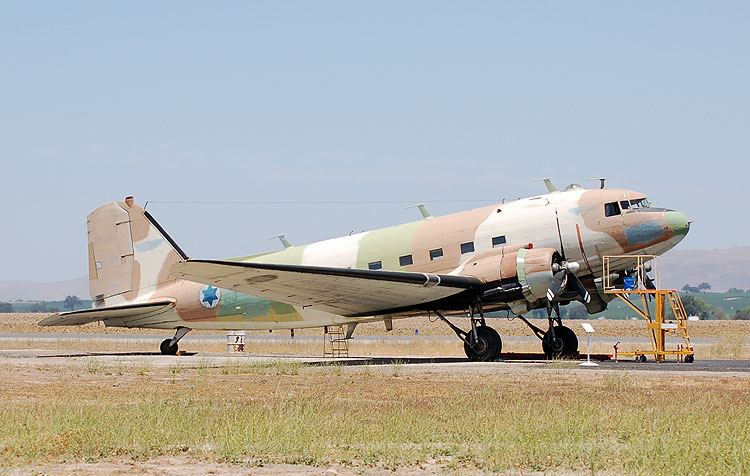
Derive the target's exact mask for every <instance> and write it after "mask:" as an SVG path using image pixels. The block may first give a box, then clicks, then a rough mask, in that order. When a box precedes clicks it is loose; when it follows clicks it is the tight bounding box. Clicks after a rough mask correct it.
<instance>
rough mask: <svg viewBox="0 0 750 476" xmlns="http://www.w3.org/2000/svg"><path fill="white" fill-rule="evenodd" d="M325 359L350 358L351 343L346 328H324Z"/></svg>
mask: <svg viewBox="0 0 750 476" xmlns="http://www.w3.org/2000/svg"><path fill="white" fill-rule="evenodd" d="M323 357H330V358H333V359H337V358H346V357H349V342H348V341H347V339H346V333H345V332H344V326H326V327H324V328H323Z"/></svg>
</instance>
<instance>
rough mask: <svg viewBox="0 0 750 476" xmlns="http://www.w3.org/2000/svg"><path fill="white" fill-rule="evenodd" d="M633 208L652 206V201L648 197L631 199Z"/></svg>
mask: <svg viewBox="0 0 750 476" xmlns="http://www.w3.org/2000/svg"><path fill="white" fill-rule="evenodd" d="M630 206H631V208H651V203H650V202H649V201H648V199H646V198H638V199H635V200H631V201H630Z"/></svg>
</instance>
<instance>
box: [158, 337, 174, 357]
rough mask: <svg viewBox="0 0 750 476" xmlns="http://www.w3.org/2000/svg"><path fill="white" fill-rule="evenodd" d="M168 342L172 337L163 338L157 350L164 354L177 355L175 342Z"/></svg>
mask: <svg viewBox="0 0 750 476" xmlns="http://www.w3.org/2000/svg"><path fill="white" fill-rule="evenodd" d="M170 342H172V339H164V340H163V341H161V345H160V346H159V350H161V353H162V354H164V355H177V344H175V345H169V343H170Z"/></svg>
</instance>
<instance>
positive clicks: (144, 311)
mask: <svg viewBox="0 0 750 476" xmlns="http://www.w3.org/2000/svg"><path fill="white" fill-rule="evenodd" d="M174 306H175V302H174V301H157V302H143V303H138V304H126V305H123V306H110V307H100V308H95V309H81V310H78V311H70V312H61V313H58V314H52V315H51V316H48V317H46V318H44V319H43V320H42V321H41V322H40V323H39V325H40V326H80V325H82V324H88V323H90V322H96V321H106V320H107V319H119V318H124V317H129V318H133V317H147V316H151V315H156V314H160V313H162V312H165V311H168V310H169V309H171V308H173V307H174Z"/></svg>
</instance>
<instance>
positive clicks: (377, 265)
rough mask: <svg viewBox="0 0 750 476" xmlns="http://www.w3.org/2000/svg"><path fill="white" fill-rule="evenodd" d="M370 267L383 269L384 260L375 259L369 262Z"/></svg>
mask: <svg viewBox="0 0 750 476" xmlns="http://www.w3.org/2000/svg"><path fill="white" fill-rule="evenodd" d="M367 267H368V268H370V269H383V262H382V261H373V262H372V263H369V264H368V265H367Z"/></svg>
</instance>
